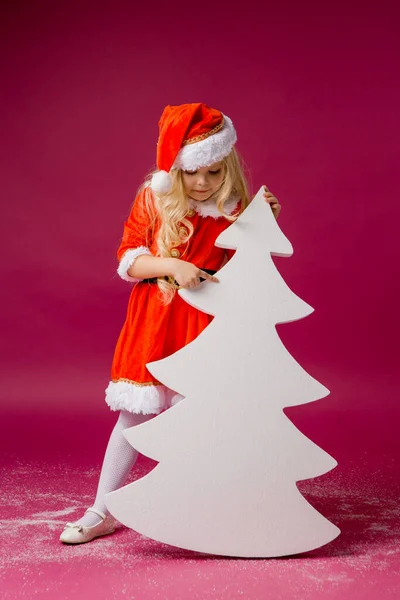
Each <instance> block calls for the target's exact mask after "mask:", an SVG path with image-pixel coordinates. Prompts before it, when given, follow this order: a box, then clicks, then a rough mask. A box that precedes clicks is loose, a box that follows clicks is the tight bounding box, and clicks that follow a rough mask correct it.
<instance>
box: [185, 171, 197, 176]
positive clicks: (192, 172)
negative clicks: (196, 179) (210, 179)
mask: <svg viewBox="0 0 400 600" xmlns="http://www.w3.org/2000/svg"><path fill="white" fill-rule="evenodd" d="M196 173H197V171H185V175H196Z"/></svg>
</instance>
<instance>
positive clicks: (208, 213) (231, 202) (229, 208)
mask: <svg viewBox="0 0 400 600" xmlns="http://www.w3.org/2000/svg"><path fill="white" fill-rule="evenodd" d="M188 200H189V206H190V208H193V210H195V211H196V212H197V213H198V214H199V215H200V216H201V217H213V218H214V219H222V218H223V217H224V215H221V213H220V212H219V210H218V208H217V203H216V201H215V198H210V199H209V200H204V201H203V202H201V201H200V200H193V198H188ZM239 200H240V198H239V196H237V195H232V196H231V197H230V198H228V200H227V201H226V202H225V204H224V212H225V213H226V214H227V215H231V214H232V213H233V212H234V210H235V208H236V207H237V205H238V202H239Z"/></svg>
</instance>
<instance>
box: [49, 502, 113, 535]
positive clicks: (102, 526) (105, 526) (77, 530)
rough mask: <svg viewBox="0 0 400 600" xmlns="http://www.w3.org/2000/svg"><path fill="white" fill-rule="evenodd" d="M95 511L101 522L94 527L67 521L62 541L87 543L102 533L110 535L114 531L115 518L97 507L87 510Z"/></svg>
mask: <svg viewBox="0 0 400 600" xmlns="http://www.w3.org/2000/svg"><path fill="white" fill-rule="evenodd" d="M87 512H94V513H96V515H98V516H99V517H100V519H101V521H100V523H97V525H93V526H92V527H86V526H85V525H75V524H74V523H67V524H66V526H65V527H64V531H63V532H62V534H61V535H60V542H63V543H64V544H85V543H86V542H90V541H92V540H94V538H97V537H100V536H101V535H109V534H110V533H114V530H115V520H114V518H113V517H112V516H111V515H109V516H107V517H106V515H105V514H104V513H102V512H100V511H99V510H96V509H95V508H92V507H91V508H88V509H87V510H86V511H85V514H86V513H87Z"/></svg>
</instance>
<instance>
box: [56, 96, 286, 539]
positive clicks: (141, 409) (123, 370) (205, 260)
mask: <svg viewBox="0 0 400 600" xmlns="http://www.w3.org/2000/svg"><path fill="white" fill-rule="evenodd" d="M159 128H160V135H159V140H158V145H157V167H158V170H157V171H156V172H155V173H153V175H152V177H151V178H150V179H149V180H148V181H146V182H145V183H144V184H143V186H142V187H141V188H140V190H139V193H138V195H137V197H136V199H135V202H134V204H133V207H132V210H131V213H130V215H129V218H128V220H127V221H126V222H125V225H124V232H123V236H122V242H121V244H120V247H119V249H118V252H117V254H118V259H119V266H118V274H119V275H120V276H121V277H122V279H125V280H126V281H130V282H132V283H134V286H133V289H132V293H131V296H130V299H129V304H128V311H127V317H126V321H125V324H124V326H123V328H122V331H121V334H120V336H119V339H118V342H117V346H116V349H115V354H114V360H113V364H112V373H111V382H110V384H109V386H108V388H107V390H106V402H107V404H108V405H109V407H110V408H111V410H114V411H119V417H118V420H117V423H116V425H115V427H114V429H113V431H112V434H111V437H110V441H109V443H108V446H107V450H106V454H105V457H104V462H103V467H102V470H101V475H100V481H99V485H98V490H97V495H96V499H95V501H94V504H93V506H92V507H90V508H88V509H87V510H86V512H85V514H84V515H83V517H82V518H81V519H79V520H78V521H76V522H75V523H67V525H66V526H65V528H64V531H63V532H62V534H61V537H60V540H61V541H62V542H64V543H67V544H80V543H83V542H89V541H90V540H92V539H94V538H96V537H99V536H102V535H107V534H109V533H112V532H113V531H114V519H113V518H112V516H111V515H109V514H108V512H107V508H106V506H105V504H104V495H105V494H107V493H108V492H111V491H114V490H116V489H118V488H120V487H121V486H122V485H123V484H124V482H125V479H126V478H127V476H128V473H129V471H130V470H131V469H132V467H133V465H134V463H135V461H136V458H137V455H138V453H137V451H136V450H135V449H133V448H132V447H131V446H130V444H129V443H128V442H127V440H126V439H125V437H124V436H123V434H122V432H123V430H124V429H127V428H129V427H133V426H135V425H138V424H140V423H143V422H144V421H146V420H147V419H150V418H152V417H154V416H155V415H157V414H159V413H160V412H161V411H163V410H165V409H167V408H169V407H170V406H173V405H174V404H175V403H176V402H179V401H180V400H181V399H182V396H180V395H179V394H176V393H175V392H174V391H173V390H170V389H168V388H166V387H165V386H164V385H162V384H161V383H160V382H158V381H156V380H155V379H154V377H152V375H151V374H150V373H149V371H147V369H146V364H147V363H148V362H152V361H156V360H160V359H162V358H165V357H166V356H168V355H170V354H172V353H174V352H176V351H177V350H179V349H181V348H182V347H183V346H184V345H185V344H188V343H189V342H191V341H192V340H194V339H195V338H196V337H197V336H198V335H199V334H200V333H201V331H203V329H204V328H205V327H206V326H207V325H208V324H209V323H210V321H211V319H212V317H211V316H210V315H207V314H205V313H202V312H200V311H198V310H197V309H195V308H193V307H191V306H189V304H187V303H186V302H185V301H184V300H182V298H181V297H180V296H179V294H176V290H177V289H178V288H179V287H184V288H194V287H197V286H198V285H199V284H200V282H201V281H202V280H208V281H210V282H213V283H217V282H218V279H217V277H215V273H216V271H218V270H219V269H220V268H221V266H222V265H223V263H224V261H226V260H227V259H228V258H230V256H231V255H232V254H233V251H226V250H223V249H221V248H217V247H216V246H215V245H214V242H215V240H216V238H217V237H218V235H219V234H220V233H221V232H222V231H223V230H224V229H226V228H227V227H229V225H230V224H231V223H232V221H234V220H235V218H237V216H238V215H239V214H240V213H241V211H243V210H244V209H245V208H246V206H247V204H248V203H249V196H248V191H247V184H246V180H245V178H244V175H243V172H242V168H241V165H240V162H239V159H238V155H237V152H236V150H235V146H234V145H235V142H236V132H235V129H234V126H233V124H232V121H231V120H230V119H229V118H228V117H227V116H224V115H223V114H222V113H221V112H220V111H218V110H214V109H212V108H210V107H209V106H207V105H205V104H201V103H197V104H183V105H181V106H167V107H166V108H165V110H164V112H163V114H162V116H161V119H160V122H159ZM264 195H265V199H266V201H267V202H269V203H270V205H271V208H272V210H273V212H274V215H275V217H276V218H277V217H278V215H279V212H280V205H279V203H278V201H277V199H276V198H275V196H273V195H272V194H271V192H269V191H268V189H267V188H265V194H264Z"/></svg>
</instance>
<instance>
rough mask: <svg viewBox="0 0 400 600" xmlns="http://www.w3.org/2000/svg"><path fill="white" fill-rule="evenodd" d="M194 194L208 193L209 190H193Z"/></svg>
mask: <svg viewBox="0 0 400 600" xmlns="http://www.w3.org/2000/svg"><path fill="white" fill-rule="evenodd" d="M193 191H194V192H195V193H196V194H208V192H209V191H210V190H193Z"/></svg>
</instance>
